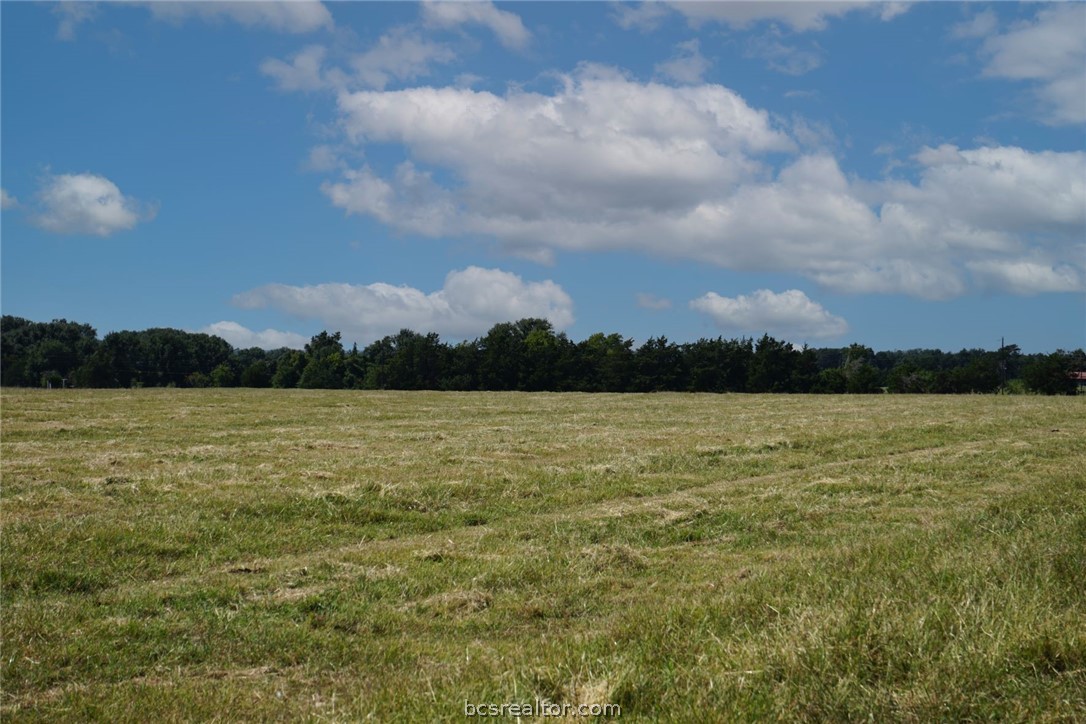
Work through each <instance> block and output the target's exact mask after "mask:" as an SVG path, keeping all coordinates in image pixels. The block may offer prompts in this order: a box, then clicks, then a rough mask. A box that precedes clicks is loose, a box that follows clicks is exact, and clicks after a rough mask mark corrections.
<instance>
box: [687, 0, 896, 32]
mask: <svg viewBox="0 0 1086 724" xmlns="http://www.w3.org/2000/svg"><path fill="white" fill-rule="evenodd" d="M672 7H674V8H675V9H676V10H678V11H679V12H680V13H682V14H683V15H685V16H686V18H687V20H688V21H689V22H690V23H691V24H694V25H700V24H703V23H708V22H716V23H723V24H725V25H728V26H730V27H732V28H736V29H745V28H747V27H749V26H751V25H753V24H755V23H759V22H764V21H774V22H779V23H782V24H784V25H787V26H788V27H789V28H791V29H792V30H794V31H797V32H805V31H813V30H825V29H826V27H827V26H828V25H829V21H830V19H832V18H838V17H841V16H843V15H846V14H848V13H852V12H856V11H864V12H868V13H872V14H875V15H877V16H878V17H879V19H880V20H884V21H885V20H891V19H893V18H895V17H897V16H898V15H900V14H901V13H903V12H905V11H906V10H907V9H908V7H909V4H908V3H883V2H833V1H830V2H819V1H818V0H800V1H798V2H677V3H673V4H672Z"/></svg>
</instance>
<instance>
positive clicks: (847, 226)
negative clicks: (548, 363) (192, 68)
mask: <svg viewBox="0 0 1086 724" xmlns="http://www.w3.org/2000/svg"><path fill="white" fill-rule="evenodd" d="M338 105H339V111H340V125H341V128H342V129H343V130H344V132H345V135H346V137H347V138H346V141H347V143H353V144H357V145H358V146H360V147H362V149H363V150H364V147H365V145H366V144H368V143H381V144H396V145H398V146H400V147H402V149H403V152H404V154H405V156H406V157H407V159H408V160H406V161H404V162H401V163H400V164H399V165H398V166H396V167H395V168H394V169H393V170H391V171H390V172H384V171H382V170H380V169H378V168H377V167H375V166H364V167H361V168H353V169H352V168H345V169H344V170H343V171H341V172H340V174H339V175H338V177H336V178H332V179H329V180H327V181H325V182H324V183H323V184H322V187H321V188H322V191H323V192H324V193H325V194H326V195H327V196H328V198H329V199H330V200H331V202H332V203H333V205H335V206H337V207H340V208H342V209H344V210H345V211H346V212H347V213H348V214H359V215H365V216H371V217H374V218H376V219H378V220H380V221H382V222H383V223H386V224H388V225H389V226H392V227H393V228H395V229H397V230H399V231H401V232H405V233H410V234H418V235H422V236H429V237H434V238H450V237H462V238H470V239H483V240H493V241H496V242H497V243H498V244H499V245H500V246H501V248H502V249H503V250H505V251H506V252H508V253H511V254H515V255H518V256H521V257H525V258H530V259H534V260H537V261H541V262H544V263H546V262H549V261H551V260H553V255H554V252H555V251H559V250H569V251H610V250H626V251H639V252H644V253H648V254H651V255H656V256H665V257H672V258H682V259H691V260H696V261H700V262H708V263H712V264H716V265H719V266H722V267H726V268H730V269H736V270H755V271H773V272H787V273H795V274H800V275H803V276H805V277H807V278H809V279H812V280H815V281H817V282H819V283H820V284H822V285H824V286H826V287H829V288H831V289H834V290H837V291H846V292H854V293H872V292H879V293H895V294H897V293H900V294H909V295H913V296H919V297H923V298H930V299H944V298H948V297H953V296H956V295H960V294H963V293H966V292H968V291H969V289H970V280H973V281H974V282H975V281H976V280H977V279H979V277H978V275H977V274H972V273H971V272H970V271H969V269H968V267H967V263H969V262H975V261H980V260H984V259H1004V260H1006V259H1015V258H1019V257H1023V256H1029V255H1032V254H1038V253H1043V257H1044V259H1046V260H1049V261H1050V262H1051V263H1052V264H1053V265H1054V266H1053V268H1058V266H1059V265H1061V264H1068V265H1070V266H1071V267H1073V268H1076V269H1077V268H1081V267H1082V266H1083V260H1084V258H1086V255H1082V254H1079V253H1078V252H1077V250H1076V247H1075V246H1074V244H1075V243H1077V242H1078V241H1080V240H1081V238H1082V231H1083V228H1084V227H1086V206H1084V204H1083V203H1082V199H1083V198H1086V187H1084V184H1086V154H1084V153H1082V152H1051V151H1036V152H1034V151H1027V150H1024V149H1020V148H1013V147H1001V146H982V147H979V148H974V149H959V148H957V147H955V146H943V147H939V148H924V149H923V150H922V151H921V152H920V153H919V154H917V155H916V156H915V158H914V159H913V163H914V164H915V168H916V169H917V180H916V181H912V182H907V181H903V180H892V181H882V182H866V181H863V180H862V179H857V178H849V177H847V176H846V175H845V174H844V173H843V172H842V170H841V168H840V167H839V165H838V163H837V161H836V160H835V159H834V158H833V156H832V155H830V154H829V153H828V152H827V151H826V150H824V149H826V148H832V147H833V146H834V144H835V143H836V141H835V140H834V137H833V134H832V130H831V129H828V128H826V127H821V126H818V125H817V124H811V123H808V122H806V121H805V120H804V119H802V118H798V117H797V118H794V119H793V121H792V123H791V136H792V137H790V136H789V134H788V133H785V132H784V131H783V130H782V129H781V128H780V127H779V126H778V125H776V124H775V122H774V120H771V118H770V117H769V115H768V114H767V113H765V112H764V111H760V110H758V109H755V108H751V107H750V106H749V105H747V104H746V102H745V101H744V100H743V99H742V98H741V97H739V96H738V95H737V94H735V93H734V92H732V91H730V90H728V89H727V88H724V87H722V86H719V85H710V84H703V85H694V86H685V87H673V86H667V85H663V84H658V83H640V82H636V81H633V80H631V79H629V78H627V77H625V76H624V75H622V74H621V73H619V72H618V71H615V70H612V69H607V68H601V67H598V66H584V67H582V68H580V69H578V70H577V71H576V72H575V73H572V74H570V75H568V76H562V77H560V78H559V87H558V88H557V89H556V90H555V91H553V92H552V93H550V94H545V93H526V92H521V91H509V92H507V93H506V94H504V95H496V94H493V93H489V92H482V91H474V90H471V89H464V88H452V87H446V88H411V89H406V90H400V91H391V92H375V91H366V92H356V93H347V92H344V93H340V94H339V96H338ZM797 141H798V142H799V143H798V144H797ZM801 148H804V149H807V150H804V151H802V152H800V149H801ZM780 151H784V152H790V153H797V152H799V155H796V156H794V157H793V158H792V159H791V160H790V161H787V162H785V164H784V165H783V167H782V168H780V170H779V171H777V172H776V173H773V172H772V170H771V169H770V167H769V166H768V165H767V164H766V163H765V162H763V161H762V158H763V157H765V156H766V155H767V154H769V153H771V152H780Z"/></svg>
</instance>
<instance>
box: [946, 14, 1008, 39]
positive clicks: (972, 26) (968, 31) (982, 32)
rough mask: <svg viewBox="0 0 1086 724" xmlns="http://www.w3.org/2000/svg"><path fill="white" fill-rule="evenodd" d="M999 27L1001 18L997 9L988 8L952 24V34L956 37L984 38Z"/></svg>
mask: <svg viewBox="0 0 1086 724" xmlns="http://www.w3.org/2000/svg"><path fill="white" fill-rule="evenodd" d="M998 27H999V18H998V17H997V16H996V14H995V11H994V10H992V9H991V8H987V9H985V10H982V11H981V12H979V13H977V14H976V15H974V16H973V17H971V18H969V19H968V20H963V21H962V22H960V23H957V24H956V25H954V26H952V27H951V28H950V35H951V37H954V38H984V37H987V36H988V35H991V34H992V33H994V32H995V30H996V29H997V28H998Z"/></svg>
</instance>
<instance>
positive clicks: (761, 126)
mask: <svg viewBox="0 0 1086 724" xmlns="http://www.w3.org/2000/svg"><path fill="white" fill-rule="evenodd" d="M339 108H340V112H341V114H342V119H341V121H342V126H343V128H344V129H345V131H346V133H347V134H348V137H349V138H350V139H351V140H352V141H354V142H356V143H360V144H364V143H367V142H382V143H399V144H402V145H404V146H406V147H407V149H408V150H409V152H410V154H411V155H412V156H413V157H414V159H413V161H412V162H409V163H406V164H403V165H401V166H400V167H399V168H398V169H397V171H396V173H395V174H394V177H393V178H391V179H388V180H386V179H382V178H378V177H377V176H376V175H375V174H374V173H373V172H372V171H370V170H369V169H362V170H358V171H354V172H351V173H348V174H345V175H344V178H343V179H342V180H341V181H339V182H336V183H328V184H326V185H325V187H324V190H325V193H326V194H328V195H329V197H330V198H332V200H333V203H335V204H336V205H338V206H342V207H343V208H345V209H346V210H348V211H349V212H353V213H371V214H373V215H376V216H378V218H382V219H386V218H387V219H389V220H390V221H392V222H393V223H395V224H397V225H399V226H401V227H402V228H404V229H405V230H409V231H416V232H419V233H431V234H439V233H450V232H451V233H481V234H487V235H495V236H498V237H499V238H501V239H502V240H503V241H505V242H508V243H509V244H511V245H513V246H523V245H528V246H532V245H537V246H538V240H539V238H540V236H541V235H542V234H546V235H547V236H548V237H551V236H552V234H551V232H552V231H554V229H553V228H549V227H551V225H552V224H554V223H558V224H562V223H569V222H572V223H577V224H588V223H602V224H609V223H615V224H623V223H626V222H629V221H633V220H634V217H648V218H651V217H653V216H655V215H657V214H659V213H661V212H677V211H679V210H682V209H689V208H690V207H691V206H692V205H696V203H697V197H698V195H699V194H702V193H704V190H705V189H707V188H715V189H726V188H729V187H734V186H735V184H737V183H738V182H740V181H742V180H744V179H748V178H750V177H752V176H755V175H757V174H759V173H761V172H762V171H763V169H762V166H761V164H759V163H757V162H755V161H753V160H751V158H750V157H749V155H748V153H749V152H752V151H769V150H789V149H791V148H793V147H794V144H793V142H792V140H791V139H789V138H788V136H787V135H786V134H784V133H782V132H781V131H779V130H777V129H775V128H774V127H773V126H772V124H771V123H770V120H769V115H768V114H767V113H766V112H764V111H756V110H754V109H752V108H750V107H749V106H748V105H747V104H746V103H745V102H743V100H742V99H741V98H740V97H739V96H738V95H737V94H735V93H734V92H732V91H730V90H728V89H727V88H724V87H722V86H716V85H704V86H697V87H689V88H674V87H670V86H666V85H660V84H655V83H650V84H640V83H636V82H633V81H631V80H629V79H627V78H625V77H623V76H622V75H620V74H618V73H617V72H615V71H612V70H609V69H603V68H597V67H590V66H586V67H584V68H582V69H581V70H580V71H578V73H576V74H575V75H573V76H567V77H564V78H563V79H562V88H561V90H559V91H558V92H556V93H555V94H554V95H545V94H539V93H522V92H515V91H511V92H509V93H507V94H506V95H505V96H504V97H503V96H498V95H495V94H492V93H489V92H483V91H474V90H471V89H465V88H411V89H407V90H402V91H393V92H386V93H378V92H357V93H343V94H340V96H339ZM416 162H418V163H426V164H432V165H434V166H438V167H441V168H445V169H448V170H450V171H452V172H453V173H455V174H456V175H457V176H459V177H460V180H461V181H462V182H463V185H462V188H461V189H459V190H458V192H457V193H456V194H455V195H454V194H453V193H452V191H451V190H450V189H448V188H446V187H444V186H441V185H438V184H437V183H435V182H434V181H433V180H432V177H431V176H430V175H429V173H428V172H427V171H424V170H420V169H419V167H418V163H416ZM577 236H578V237H580V236H583V234H577ZM570 243H574V244H578V245H579V242H577V241H575V240H570ZM546 245H549V242H548V244H545V246H546Z"/></svg>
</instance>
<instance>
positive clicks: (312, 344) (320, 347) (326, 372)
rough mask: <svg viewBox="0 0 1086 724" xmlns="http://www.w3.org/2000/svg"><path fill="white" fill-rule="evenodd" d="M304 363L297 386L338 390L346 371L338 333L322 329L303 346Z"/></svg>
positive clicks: (341, 385)
mask: <svg viewBox="0 0 1086 724" xmlns="http://www.w3.org/2000/svg"><path fill="white" fill-rule="evenodd" d="M305 357H306V360H307V361H306V365H305V369H303V370H302V375H301V377H300V378H299V379H298V386H299V387H304V388H308V389H321V390H338V389H340V388H342V387H343V379H344V375H345V373H346V371H347V367H346V364H345V363H344V360H343V344H342V343H341V342H340V333H339V332H336V333H335V334H328V332H327V331H323V332H321V333H320V334H318V335H316V336H314V337H313V338H312V339H311V340H310V341H309V344H307V345H306V346H305Z"/></svg>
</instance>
